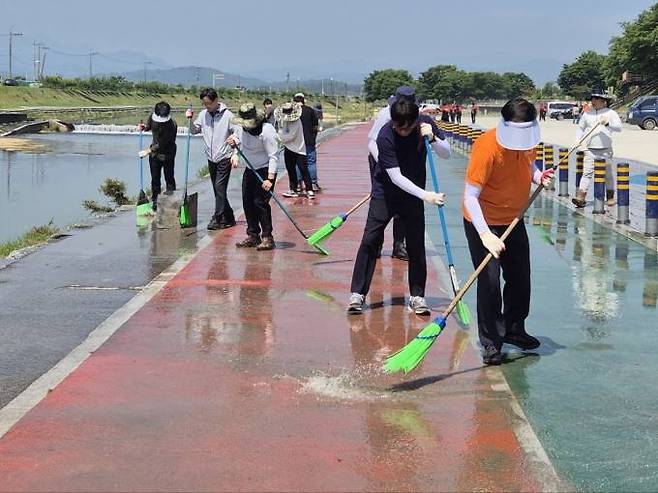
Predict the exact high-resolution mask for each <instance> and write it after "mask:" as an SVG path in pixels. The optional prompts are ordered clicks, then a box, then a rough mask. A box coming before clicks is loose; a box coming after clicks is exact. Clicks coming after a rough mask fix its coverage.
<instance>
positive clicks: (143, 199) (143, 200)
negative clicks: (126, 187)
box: [136, 130, 153, 223]
mask: <svg viewBox="0 0 658 493" xmlns="http://www.w3.org/2000/svg"><path fill="white" fill-rule="evenodd" d="M143 146H144V131H143V130H140V131H139V150H140V154H139V155H138V157H139V197H138V198H137V209H136V210H137V219H138V223H139V222H140V221H139V218H140V216H149V215H151V214H153V206H152V205H151V202H149V199H148V197H147V196H146V193H145V192H144V166H143V164H142V159H143V157H144V156H147V155H148V153H144V156H142V147H143Z"/></svg>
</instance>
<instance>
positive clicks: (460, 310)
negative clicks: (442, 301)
mask: <svg viewBox="0 0 658 493" xmlns="http://www.w3.org/2000/svg"><path fill="white" fill-rule="evenodd" d="M457 319H458V320H459V322H460V323H461V324H462V325H465V326H468V325H471V311H470V310H469V309H468V305H467V304H466V303H464V302H463V301H460V302H459V303H457Z"/></svg>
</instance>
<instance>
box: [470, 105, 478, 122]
mask: <svg viewBox="0 0 658 493" xmlns="http://www.w3.org/2000/svg"><path fill="white" fill-rule="evenodd" d="M477 116H478V104H477V102H475V101H473V102H472V103H471V123H472V124H473V125H475V119H476V118H477Z"/></svg>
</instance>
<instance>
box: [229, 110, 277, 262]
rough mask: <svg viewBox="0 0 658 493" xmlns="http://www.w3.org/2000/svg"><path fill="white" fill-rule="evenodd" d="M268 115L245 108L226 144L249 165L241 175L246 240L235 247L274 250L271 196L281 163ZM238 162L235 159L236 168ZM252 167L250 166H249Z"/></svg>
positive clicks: (236, 120)
mask: <svg viewBox="0 0 658 493" xmlns="http://www.w3.org/2000/svg"><path fill="white" fill-rule="evenodd" d="M265 120H266V116H265V112H264V111H262V110H257V109H256V107H255V106H254V104H253V103H247V104H243V105H242V106H241V107H240V110H239V111H238V118H236V119H235V120H234V123H235V127H234V133H233V135H231V136H230V137H229V138H228V139H227V140H226V143H227V144H228V145H229V146H231V147H238V148H239V149H240V150H241V151H242V154H244V157H245V158H246V159H247V160H248V161H249V165H251V167H253V168H254V169H253V170H252V169H245V170H244V174H243V175H242V207H243V208H244V214H245V216H246V219H247V237H246V238H245V239H244V240H242V241H241V242H239V243H237V244H236V246H237V247H239V248H252V247H255V248H256V250H259V251H260V250H273V249H274V248H275V244H274V237H273V236H272V208H271V207H270V197H271V194H270V192H271V191H272V190H273V188H274V182H275V181H276V172H277V164H278V162H279V143H278V141H277V135H276V130H274V127H273V126H272V125H271V124H269V123H267V122H266V121H265ZM238 162H239V159H238V157H237V156H236V157H235V158H233V159H232V162H231V164H232V166H233V167H234V168H237V166H238ZM247 167H249V166H247Z"/></svg>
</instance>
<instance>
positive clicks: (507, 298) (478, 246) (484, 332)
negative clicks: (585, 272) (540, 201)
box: [464, 220, 530, 349]
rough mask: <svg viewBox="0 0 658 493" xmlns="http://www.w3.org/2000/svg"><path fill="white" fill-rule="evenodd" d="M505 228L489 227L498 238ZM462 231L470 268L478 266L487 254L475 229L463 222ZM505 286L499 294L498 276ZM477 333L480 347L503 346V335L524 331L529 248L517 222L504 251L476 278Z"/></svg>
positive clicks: (526, 312) (520, 225)
mask: <svg viewBox="0 0 658 493" xmlns="http://www.w3.org/2000/svg"><path fill="white" fill-rule="evenodd" d="M506 228H507V226H489V229H491V232H492V233H494V234H495V235H496V236H498V237H500V236H501V235H502V234H503V232H504V231H505V229H506ZM464 230H465V232H466V239H467V241H468V249H469V250H470V252H471V259H472V261H473V266H474V267H476V268H477V267H478V266H479V265H480V263H481V262H482V261H483V260H484V257H486V256H487V254H488V253H489V251H488V250H487V249H486V248H485V247H484V245H483V244H482V240H480V235H479V234H478V232H477V230H476V229H475V226H473V224H472V223H471V222H469V221H466V220H464ZM501 270H502V273H503V279H504V280H505V287H504V288H503V292H502V296H501V292H500V273H501ZM477 312H478V332H479V336H480V343H481V344H482V346H483V347H487V346H494V347H495V348H497V349H500V347H501V346H502V344H503V337H505V335H506V334H511V333H518V332H524V331H525V319H526V318H527V317H528V313H529V312H530V247H529V244H528V234H527V232H526V229H525V224H524V223H523V221H520V222H519V223H518V224H517V225H516V226H515V227H514V229H513V230H512V233H511V234H510V235H509V236H508V237H507V240H505V251H504V252H503V253H502V254H501V256H500V258H499V259H498V260H496V259H491V261H489V263H488V264H487V267H486V268H485V269H484V270H483V271H482V273H480V275H479V276H478V287H477Z"/></svg>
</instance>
